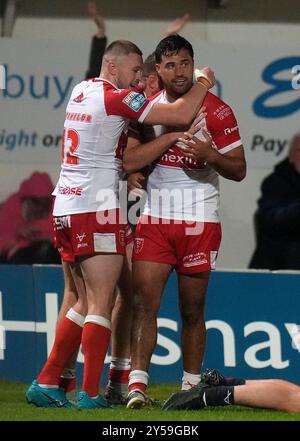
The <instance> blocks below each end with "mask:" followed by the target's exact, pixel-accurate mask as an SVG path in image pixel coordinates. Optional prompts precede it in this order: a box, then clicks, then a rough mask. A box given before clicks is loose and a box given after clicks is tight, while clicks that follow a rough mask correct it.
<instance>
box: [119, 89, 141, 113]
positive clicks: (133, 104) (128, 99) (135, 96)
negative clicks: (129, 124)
mask: <svg viewBox="0 0 300 441" xmlns="http://www.w3.org/2000/svg"><path fill="white" fill-rule="evenodd" d="M145 101H146V98H145V97H144V95H141V94H140V93H136V92H129V94H128V95H126V96H125V98H123V103H124V104H126V105H127V106H128V107H130V108H131V109H132V110H133V111H134V112H138V111H139V110H140V108H141V107H142V106H143V104H144V102H145Z"/></svg>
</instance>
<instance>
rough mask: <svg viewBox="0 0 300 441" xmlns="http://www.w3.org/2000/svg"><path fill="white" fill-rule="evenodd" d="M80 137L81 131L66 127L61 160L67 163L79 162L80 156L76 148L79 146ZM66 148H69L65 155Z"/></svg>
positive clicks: (75, 163)
mask: <svg viewBox="0 0 300 441" xmlns="http://www.w3.org/2000/svg"><path fill="white" fill-rule="evenodd" d="M79 142H80V137H79V133H78V132H77V131H76V130H75V129H66V128H64V131H63V136H62V143H61V148H62V151H61V160H62V162H64V161H65V163H66V164H74V165H77V164H78V162H79V161H78V156H76V153H75V152H76V150H77V149H78V147H79ZM65 148H67V152H66V156H65Z"/></svg>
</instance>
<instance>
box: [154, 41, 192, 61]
mask: <svg viewBox="0 0 300 441" xmlns="http://www.w3.org/2000/svg"><path fill="white" fill-rule="evenodd" d="M181 49H187V51H188V52H189V54H190V56H191V57H192V58H194V50H193V47H192V45H191V43H190V42H189V41H187V40H186V39H185V38H183V37H181V35H178V34H174V35H170V36H169V37H166V38H164V39H163V40H161V41H160V42H159V43H158V45H157V46H156V49H155V52H154V53H155V61H156V63H161V59H162V56H163V55H164V56H166V57H170V56H171V55H176V54H178V52H179V51H180V50H181Z"/></svg>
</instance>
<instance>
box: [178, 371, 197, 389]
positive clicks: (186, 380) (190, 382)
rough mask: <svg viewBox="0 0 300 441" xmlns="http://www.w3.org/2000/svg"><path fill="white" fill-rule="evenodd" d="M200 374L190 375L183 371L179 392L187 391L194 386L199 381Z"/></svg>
mask: <svg viewBox="0 0 300 441" xmlns="http://www.w3.org/2000/svg"><path fill="white" fill-rule="evenodd" d="M200 378H201V376H200V374H190V373H189V372H185V371H183V377H182V384H181V390H189V389H191V388H192V387H193V386H196V385H197V384H198V383H199V381H200Z"/></svg>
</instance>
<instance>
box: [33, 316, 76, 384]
mask: <svg viewBox="0 0 300 441" xmlns="http://www.w3.org/2000/svg"><path fill="white" fill-rule="evenodd" d="M81 335H82V327H81V326H79V325H77V324H76V323H74V322H73V321H72V320H70V319H69V318H68V317H64V318H63V319H62V321H61V323H60V325H59V327H58V329H57V331H56V336H55V341H54V345H53V348H52V350H51V353H50V355H49V357H48V360H47V362H46V364H45V366H44V368H43V369H42V371H41V373H40V375H39V376H38V378H37V382H38V383H39V384H50V385H58V384H59V377H60V375H61V373H62V370H63V368H64V366H65V364H66V362H67V360H68V359H69V358H70V356H71V355H72V354H73V353H74V351H75V350H76V348H77V347H78V346H79V345H80V341H81Z"/></svg>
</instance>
